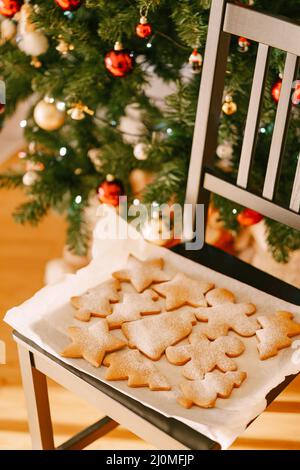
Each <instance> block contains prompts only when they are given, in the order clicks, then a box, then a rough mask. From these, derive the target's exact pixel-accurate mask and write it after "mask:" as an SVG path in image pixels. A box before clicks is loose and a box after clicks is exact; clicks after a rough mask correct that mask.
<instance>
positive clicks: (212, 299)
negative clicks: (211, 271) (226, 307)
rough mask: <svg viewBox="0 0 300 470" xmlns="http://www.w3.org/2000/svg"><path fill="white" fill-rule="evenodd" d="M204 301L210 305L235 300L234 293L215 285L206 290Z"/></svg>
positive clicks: (213, 305)
mask: <svg viewBox="0 0 300 470" xmlns="http://www.w3.org/2000/svg"><path fill="white" fill-rule="evenodd" d="M205 298H206V301H207V303H208V305H210V306H211V307H215V306H216V305H222V304H227V303H234V302H235V295H234V294H233V293H232V292H231V291H230V290H228V289H223V288H221V287H217V288H216V289H212V290H210V291H209V292H207V294H206V296H205Z"/></svg>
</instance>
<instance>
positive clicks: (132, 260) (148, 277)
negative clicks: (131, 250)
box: [113, 255, 170, 292]
mask: <svg viewBox="0 0 300 470" xmlns="http://www.w3.org/2000/svg"><path fill="white" fill-rule="evenodd" d="M163 267H164V261H163V259H162V258H155V259H150V260H146V261H141V260H139V259H138V258H136V257H135V256H133V255H129V257H128V261H127V266H126V268H125V269H121V270H120V271H116V272H114V273H113V277H114V278H116V279H119V280H120V281H130V282H131V284H132V285H133V287H134V288H135V289H136V290H137V292H143V291H144V290H145V289H146V288H147V287H149V286H150V285H151V284H152V283H153V282H164V281H168V280H169V279H170V277H169V276H168V275H167V274H166V273H165V272H164V271H163Z"/></svg>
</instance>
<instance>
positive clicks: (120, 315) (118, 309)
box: [107, 291, 161, 329]
mask: <svg viewBox="0 0 300 470" xmlns="http://www.w3.org/2000/svg"><path fill="white" fill-rule="evenodd" d="M157 299H158V295H157V294H156V293H155V292H153V291H145V292H143V293H142V294H124V297H123V302H122V303H120V304H116V305H115V307H114V311H113V313H112V314H111V315H109V316H108V317H107V321H108V324H109V327H110V328H111V329H112V328H119V327H120V326H121V325H122V323H124V322H127V321H134V320H139V319H140V318H141V316H142V315H149V314H152V313H159V312H160V311H161V307H160V306H159V303H158V302H155V300H157Z"/></svg>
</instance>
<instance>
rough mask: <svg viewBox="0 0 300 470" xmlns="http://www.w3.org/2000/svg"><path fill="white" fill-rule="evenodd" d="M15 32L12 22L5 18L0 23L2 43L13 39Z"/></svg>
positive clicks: (15, 28) (15, 27)
mask: <svg viewBox="0 0 300 470" xmlns="http://www.w3.org/2000/svg"><path fill="white" fill-rule="evenodd" d="M16 32H17V26H16V24H15V23H14V22H13V21H12V20H10V19H9V18H6V19H5V20H3V21H2V22H1V39H2V40H3V41H10V40H11V39H13V38H14V37H15V35H16Z"/></svg>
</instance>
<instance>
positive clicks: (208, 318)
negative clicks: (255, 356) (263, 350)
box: [195, 303, 260, 339]
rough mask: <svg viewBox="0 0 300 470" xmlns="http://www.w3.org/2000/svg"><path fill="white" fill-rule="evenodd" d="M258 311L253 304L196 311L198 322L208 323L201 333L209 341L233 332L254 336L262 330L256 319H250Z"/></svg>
mask: <svg viewBox="0 0 300 470" xmlns="http://www.w3.org/2000/svg"><path fill="white" fill-rule="evenodd" d="M255 311H256V308H255V305H253V304H233V303H227V304H221V305H216V306H215V307H207V308H199V309H197V310H196V311H195V315H196V317H197V318H198V320H200V321H203V322H207V323H206V324H205V323H203V324H202V325H201V331H202V333H203V334H205V335H206V336H207V337H208V338H209V339H216V338H218V337H219V336H226V335H227V333H228V331H229V330H233V331H235V332H236V333H238V334H239V335H241V336H253V335H254V334H255V332H256V330H258V329H259V328H260V326H259V324H258V323H257V321H256V320H255V319H254V318H248V315H252V314H253V313H254V312H255Z"/></svg>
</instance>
